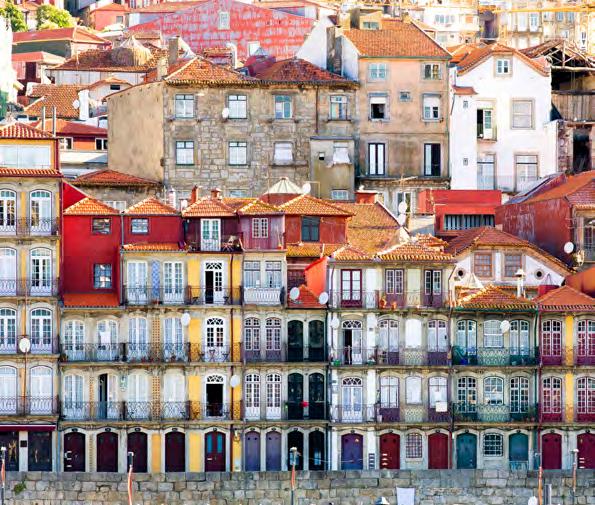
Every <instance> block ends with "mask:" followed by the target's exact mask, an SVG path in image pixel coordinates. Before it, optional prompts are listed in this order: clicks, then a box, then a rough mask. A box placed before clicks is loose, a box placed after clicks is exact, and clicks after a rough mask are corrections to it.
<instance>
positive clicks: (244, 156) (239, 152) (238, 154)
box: [228, 140, 248, 166]
mask: <svg viewBox="0 0 595 505" xmlns="http://www.w3.org/2000/svg"><path fill="white" fill-rule="evenodd" d="M228 152H229V164H230V165H233V166H238V165H239V166H242V165H247V164H248V142H246V141H243V140H234V141H230V142H229V143H228Z"/></svg>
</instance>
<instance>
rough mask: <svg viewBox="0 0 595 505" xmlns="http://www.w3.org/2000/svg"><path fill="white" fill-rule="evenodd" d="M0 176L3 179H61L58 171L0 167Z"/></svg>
mask: <svg viewBox="0 0 595 505" xmlns="http://www.w3.org/2000/svg"><path fill="white" fill-rule="evenodd" d="M0 175H3V176H5V177H62V174H61V173H60V172H59V171H58V170H52V169H50V168H9V167H0Z"/></svg>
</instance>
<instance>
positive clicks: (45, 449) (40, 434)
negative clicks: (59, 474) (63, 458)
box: [27, 431, 52, 472]
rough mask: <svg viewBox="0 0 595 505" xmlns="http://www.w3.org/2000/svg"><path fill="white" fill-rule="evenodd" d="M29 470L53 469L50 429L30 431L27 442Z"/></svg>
mask: <svg viewBox="0 0 595 505" xmlns="http://www.w3.org/2000/svg"><path fill="white" fill-rule="evenodd" d="M27 446H28V447H27V454H28V456H27V459H28V464H27V466H28V470H29V471H30V472H33V471H37V472H51V471H52V434H51V432H49V431H30V432H29V434H28V444H27Z"/></svg>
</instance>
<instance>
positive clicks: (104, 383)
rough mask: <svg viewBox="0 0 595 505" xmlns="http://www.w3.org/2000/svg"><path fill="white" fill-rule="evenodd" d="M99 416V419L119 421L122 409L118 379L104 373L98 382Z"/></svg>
mask: <svg viewBox="0 0 595 505" xmlns="http://www.w3.org/2000/svg"><path fill="white" fill-rule="evenodd" d="M98 386H99V391H98V398H99V404H98V406H97V416H98V418H99V419H118V417H119V413H120V409H119V404H118V377H116V376H115V375H113V374H106V373H103V374H101V375H100V376H99V380H98Z"/></svg>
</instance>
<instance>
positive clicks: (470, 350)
mask: <svg viewBox="0 0 595 505" xmlns="http://www.w3.org/2000/svg"><path fill="white" fill-rule="evenodd" d="M453 362H454V364H456V365H476V364H477V323H476V322H475V321H472V320H463V321H458V322H457V341H456V348H455V349H454V352H453Z"/></svg>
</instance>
